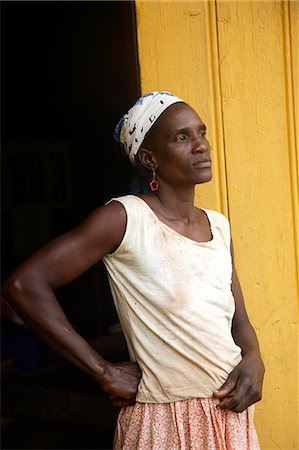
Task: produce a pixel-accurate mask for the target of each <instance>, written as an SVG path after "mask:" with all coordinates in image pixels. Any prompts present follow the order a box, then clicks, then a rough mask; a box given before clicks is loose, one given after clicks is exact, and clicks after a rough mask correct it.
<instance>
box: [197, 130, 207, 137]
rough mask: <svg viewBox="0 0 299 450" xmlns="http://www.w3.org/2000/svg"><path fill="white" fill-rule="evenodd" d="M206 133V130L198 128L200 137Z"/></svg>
mask: <svg viewBox="0 0 299 450" xmlns="http://www.w3.org/2000/svg"><path fill="white" fill-rule="evenodd" d="M206 133H207V132H206V130H200V132H199V136H200V137H205V135H206Z"/></svg>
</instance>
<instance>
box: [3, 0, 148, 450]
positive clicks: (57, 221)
mask: <svg viewBox="0 0 299 450" xmlns="http://www.w3.org/2000/svg"><path fill="white" fill-rule="evenodd" d="M1 22H2V23H1V25H2V27H1V28H2V32H1V33H2V36H1V38H2V39H1V45H2V48H1V54H2V64H1V66H2V71H1V72H2V73H1V75H2V83H1V92H2V102H1V112H2V114H1V117H2V127H1V128H2V133H1V142H2V145H1V146H2V152H1V155H2V210H1V228H2V254H1V261H2V280H3V279H5V278H6V277H7V276H8V275H9V274H10V273H11V272H12V271H13V270H14V269H15V268H16V267H17V266H18V265H19V264H20V263H22V261H24V260H25V259H26V258H27V257H28V256H30V255H31V254H32V253H33V252H34V251H35V250H37V249H38V248H39V247H41V246H42V245H44V244H45V243H47V242H48V241H49V240H51V239H53V238H55V237H56V236H59V235H61V234H63V233H65V232H67V231H68V230H70V229H72V228H74V227H75V226H76V225H78V224H79V223H80V222H81V221H82V220H84V219H85V218H86V217H87V216H88V214H90V213H91V212H92V211H93V210H94V209H95V208H97V207H99V206H101V205H103V204H104V203H105V202H106V201H107V200H109V199H110V198H112V197H114V196H117V195H122V194H126V193H128V192H129V191H130V183H131V182H132V179H133V177H134V170H133V167H131V165H130V163H129V162H127V160H126V159H125V158H124V157H123V155H121V153H120V152H119V150H118V148H117V145H116V143H115V142H114V140H113V130H114V127H115V125H116V123H117V121H118V120H119V118H120V117H121V116H122V115H123V114H124V112H126V110H127V109H128V107H130V106H131V105H132V104H133V103H134V101H135V100H136V98H138V96H139V94H140V87H139V67H138V56H137V44H136V22H135V9H134V2H127V1H111V2H103V1H101V2H35V1H34V2H23V1H22V2H15V1H13V2H1ZM57 297H58V299H59V302H60V304H61V305H62V307H63V309H64V311H65V313H66V315H67V317H68V318H69V320H70V322H71V323H72V325H73V326H74V327H75V328H76V330H78V332H79V333H81V334H82V335H83V336H84V337H85V338H86V339H88V340H90V341H91V343H92V345H94V346H95V347H96V348H98V349H99V351H101V352H102V353H103V355H104V356H105V357H106V358H109V359H111V360H112V361H113V360H115V361H116V360H119V359H123V358H127V357H128V356H127V351H126V347H125V344H124V341H123V338H122V334H121V333H120V332H119V329H118V327H117V325H115V324H116V323H117V315H116V312H115V308H114V306H113V302H112V298H111V294H110V290H109V286H108V281H107V278H106V275H105V272H104V270H103V266H102V263H101V262H99V263H98V264H96V266H94V267H92V268H91V269H90V270H89V271H88V272H87V273H85V274H84V275H82V276H81V277H80V278H79V279H78V280H76V281H75V282H73V283H71V284H70V285H69V286H66V287H64V288H62V289H60V290H59V291H58V292H57ZM1 324H2V331H1V350H2V356H1V368H2V398H3V401H2V414H1V419H2V446H1V448H7V449H8V448H15V449H16V448H19V449H31V448H32V449H33V448H40V449H42V448H45V449H46V448H47V449H48V448H52V449H54V448H55V449H56V448H74V449H75V448H81V449H89V448H90V449H91V448H97V449H99V448H107V449H108V448H112V434H113V427H114V421H115V417H116V414H117V410H116V409H115V408H112V406H111V405H110V402H109V400H108V399H107V398H106V396H105V394H103V393H102V392H101V391H100V389H99V388H98V386H96V385H95V383H93V382H92V381H91V380H89V379H88V378H87V376H85V375H84V374H81V373H80V372H79V371H78V370H77V369H74V368H73V367H70V366H69V365H68V364H66V363H65V362H64V361H62V360H60V358H58V357H57V355H56V354H54V353H53V352H52V351H51V350H49V349H48V348H47V347H46V346H44V345H43V344H42V343H41V342H40V341H38V340H37V339H36V337H35V336H33V335H32V333H31V332H30V331H29V330H28V329H27V328H26V327H25V326H24V325H23V324H22V323H20V322H19V320H18V318H17V317H16V315H15V314H14V313H13V311H11V310H10V308H9V305H7V304H6V302H5V301H4V300H3V299H2V313H1Z"/></svg>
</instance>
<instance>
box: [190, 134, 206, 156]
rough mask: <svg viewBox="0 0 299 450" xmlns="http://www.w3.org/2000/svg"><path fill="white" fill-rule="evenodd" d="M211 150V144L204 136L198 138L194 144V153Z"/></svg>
mask: <svg viewBox="0 0 299 450" xmlns="http://www.w3.org/2000/svg"><path fill="white" fill-rule="evenodd" d="M208 150H209V143H208V141H207V140H206V138H205V137H204V136H197V137H196V138H195V140H194V142H193V148H192V151H193V153H199V152H200V153H203V152H206V151H208Z"/></svg>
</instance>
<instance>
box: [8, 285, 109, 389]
mask: <svg viewBox="0 0 299 450" xmlns="http://www.w3.org/2000/svg"><path fill="white" fill-rule="evenodd" d="M3 295H4V297H5V299H6V300H7V301H8V302H9V303H10V304H11V306H12V307H13V308H14V309H15V311H16V312H17V313H18V314H19V315H20V317H21V318H22V319H23V320H24V322H25V323H26V324H27V325H28V327H29V328H30V329H31V330H32V331H33V332H34V333H35V334H36V335H37V336H38V337H39V338H40V339H41V340H42V341H43V342H45V343H46V344H47V345H49V346H50V347H51V348H52V349H53V350H55V351H56V352H57V353H59V354H60V355H61V356H62V357H64V358H65V359H67V360H68V361H69V362H71V363H73V364H74V365H76V366H77V367H79V368H80V369H82V370H83V371H84V372H86V373H88V374H89V375H90V376H91V377H93V378H94V379H96V380H97V381H98V382H99V383H101V379H102V377H103V375H104V373H105V371H106V366H107V362H106V361H105V360H104V359H103V358H102V357H101V356H100V355H99V354H98V353H97V352H96V351H95V350H94V349H93V348H92V347H91V346H90V345H89V344H88V342H87V341H86V340H85V339H83V338H82V337H81V336H80V335H79V334H78V333H77V332H76V331H75V330H74V328H73V327H72V326H71V324H70V323H69V321H68V320H67V318H66V316H65V314H64V312H63V310H62V308H61V307H60V305H59V303H58V301H57V299H56V297H55V294H54V292H53V290H52V288H51V287H50V286H49V285H48V284H47V283H46V282H45V281H42V280H37V279H36V278H35V277H34V276H32V277H30V276H27V277H26V280H20V279H18V278H14V277H11V278H10V279H8V280H7V282H6V283H5V285H4V287H3Z"/></svg>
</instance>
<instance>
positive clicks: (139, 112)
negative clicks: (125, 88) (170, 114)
mask: <svg viewBox="0 0 299 450" xmlns="http://www.w3.org/2000/svg"><path fill="white" fill-rule="evenodd" d="M179 102H184V101H183V100H182V99H180V98H178V97H176V96H175V95H173V94H171V93H170V92H150V93H149V94H145V95H143V96H142V97H140V98H139V99H138V100H137V102H136V103H135V105H134V106H133V107H132V108H131V109H130V110H129V111H128V112H127V114H125V115H124V116H123V117H122V118H121V119H120V121H119V122H118V124H117V126H116V128H115V131H114V138H115V140H116V141H117V142H118V143H119V144H120V145H121V147H122V148H123V150H124V151H125V153H126V154H127V155H128V156H129V158H130V161H131V162H132V163H133V164H135V157H136V154H137V152H138V150H139V148H140V146H141V144H142V142H143V140H144V137H145V135H146V133H147V132H148V131H149V130H150V128H151V127H152V126H153V125H154V123H155V122H156V120H157V119H158V118H159V117H160V116H161V114H162V113H163V111H165V109H167V108H168V107H169V106H170V105H172V104H173V103H179Z"/></svg>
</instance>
